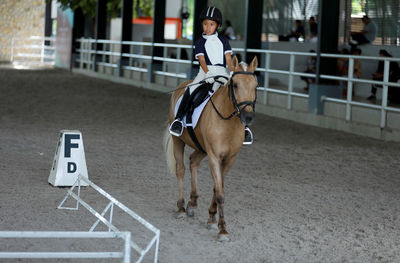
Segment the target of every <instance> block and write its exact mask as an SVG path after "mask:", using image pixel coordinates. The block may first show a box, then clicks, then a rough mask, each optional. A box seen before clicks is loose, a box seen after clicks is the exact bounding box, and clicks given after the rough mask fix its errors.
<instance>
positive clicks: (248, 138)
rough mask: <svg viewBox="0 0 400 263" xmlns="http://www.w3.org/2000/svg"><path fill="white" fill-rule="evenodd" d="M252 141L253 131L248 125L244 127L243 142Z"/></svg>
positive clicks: (250, 142)
mask: <svg viewBox="0 0 400 263" xmlns="http://www.w3.org/2000/svg"><path fill="white" fill-rule="evenodd" d="M252 143H253V133H252V132H251V130H250V129H249V127H247V126H246V127H245V128H244V141H243V144H252Z"/></svg>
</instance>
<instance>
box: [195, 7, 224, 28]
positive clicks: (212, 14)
mask: <svg viewBox="0 0 400 263" xmlns="http://www.w3.org/2000/svg"><path fill="white" fill-rule="evenodd" d="M205 19H210V20H213V21H215V22H217V23H218V26H221V25H222V13H221V11H219V9H218V8H216V7H215V6H209V7H206V8H205V9H203V11H201V14H200V22H203V20H205Z"/></svg>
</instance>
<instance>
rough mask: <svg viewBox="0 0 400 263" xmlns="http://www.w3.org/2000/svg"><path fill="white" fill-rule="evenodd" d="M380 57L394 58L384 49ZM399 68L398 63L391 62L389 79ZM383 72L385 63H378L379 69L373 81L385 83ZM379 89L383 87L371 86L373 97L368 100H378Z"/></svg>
mask: <svg viewBox="0 0 400 263" xmlns="http://www.w3.org/2000/svg"><path fill="white" fill-rule="evenodd" d="M379 56H380V57H392V55H390V54H389V52H387V51H386V50H384V49H381V50H379ZM398 67H399V65H398V64H397V62H395V61H391V62H390V64H389V79H390V78H391V75H393V72H394V70H396V69H397V68H398ZM383 72H384V61H383V60H380V61H379V62H378V68H377V69H376V72H375V73H374V74H373V75H372V79H373V80H377V81H383ZM377 88H382V86H381V85H376V84H372V86H371V95H370V96H369V97H368V98H367V99H368V100H375V99H376V91H377Z"/></svg>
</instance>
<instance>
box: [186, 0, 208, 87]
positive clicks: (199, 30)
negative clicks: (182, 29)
mask: <svg viewBox="0 0 400 263" xmlns="http://www.w3.org/2000/svg"><path fill="white" fill-rule="evenodd" d="M207 6H208V1H207V0H194V14H193V40H192V45H193V47H194V43H195V42H196V41H197V40H198V39H199V38H200V37H201V35H202V34H203V27H202V26H201V23H200V14H201V11H203V9H205V8H206V7H207ZM192 54H193V55H192V68H191V70H190V76H189V78H191V79H193V78H194V77H195V76H196V74H197V72H198V69H199V67H198V66H195V65H193V61H194V60H195V58H194V50H193V52H192Z"/></svg>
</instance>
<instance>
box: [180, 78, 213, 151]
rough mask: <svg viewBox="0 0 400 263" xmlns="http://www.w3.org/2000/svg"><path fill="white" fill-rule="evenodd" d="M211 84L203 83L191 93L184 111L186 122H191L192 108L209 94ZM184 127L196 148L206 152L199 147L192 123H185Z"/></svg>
mask: <svg viewBox="0 0 400 263" xmlns="http://www.w3.org/2000/svg"><path fill="white" fill-rule="evenodd" d="M212 87H213V85H212V84H210V83H204V84H202V85H201V86H199V87H198V88H197V89H196V90H195V91H194V92H193V94H192V95H191V97H190V100H189V107H188V108H189V109H188V111H187V112H186V123H187V124H189V123H190V124H191V123H192V117H193V112H194V110H195V109H196V108H197V107H198V106H199V105H201V104H202V103H203V102H204V101H205V100H206V99H207V98H208V97H209V96H210V91H212ZM186 129H187V130H188V133H189V135H190V138H191V139H192V141H193V142H194V144H195V145H196V146H197V148H198V149H199V150H200V151H202V152H203V153H206V151H205V150H204V149H203V148H202V147H201V145H200V143H199V141H198V140H197V137H196V134H195V133H194V128H193V126H192V125H187V126H186Z"/></svg>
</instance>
